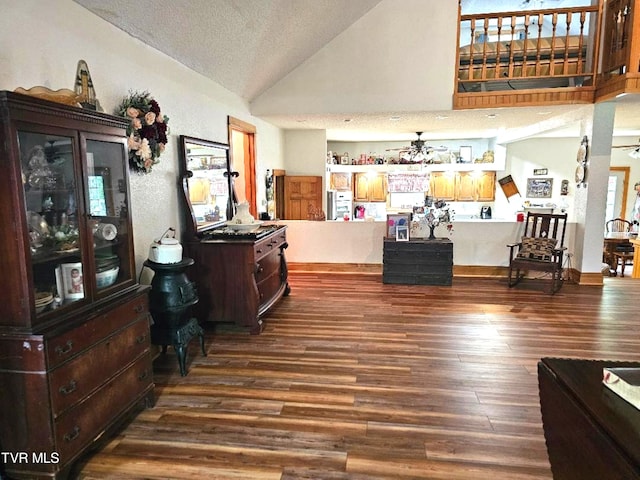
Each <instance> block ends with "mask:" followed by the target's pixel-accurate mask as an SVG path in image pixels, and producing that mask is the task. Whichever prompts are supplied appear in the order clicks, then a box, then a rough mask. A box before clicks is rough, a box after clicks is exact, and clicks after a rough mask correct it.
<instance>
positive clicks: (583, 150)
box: [576, 144, 587, 163]
mask: <svg viewBox="0 0 640 480" xmlns="http://www.w3.org/2000/svg"><path fill="white" fill-rule="evenodd" d="M576 160H577V162H578V163H584V162H586V161H587V146H586V145H584V144H583V145H580V147H579V148H578V156H577V157H576Z"/></svg>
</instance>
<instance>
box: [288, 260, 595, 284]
mask: <svg viewBox="0 0 640 480" xmlns="http://www.w3.org/2000/svg"><path fill="white" fill-rule="evenodd" d="M287 266H288V269H289V271H290V272H301V273H335V274H340V273H345V274H347V273H350V274H353V273H357V274H364V275H382V264H380V263H326V262H324V263H323V262H317V263H307V262H292V263H288V264H287ZM508 272H509V268H508V267H498V266H489V265H454V266H453V276H454V277H458V278H461V277H478V278H507V276H508ZM565 278H566V280H567V281H568V282H570V283H575V284H578V285H592V286H602V285H604V280H603V276H602V274H601V273H581V272H580V271H578V270H576V269H575V268H570V269H568V270H567V271H566V277H565Z"/></svg>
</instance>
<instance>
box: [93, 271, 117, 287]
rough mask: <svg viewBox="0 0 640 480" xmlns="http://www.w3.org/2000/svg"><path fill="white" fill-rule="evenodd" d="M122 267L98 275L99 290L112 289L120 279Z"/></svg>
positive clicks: (97, 284)
mask: <svg viewBox="0 0 640 480" xmlns="http://www.w3.org/2000/svg"><path fill="white" fill-rule="evenodd" d="M119 271H120V267H113V268H110V269H109V270H105V271H104V272H100V273H96V286H97V287H98V288H106V287H110V286H111V285H113V284H114V283H116V280H117V279H118V272H119Z"/></svg>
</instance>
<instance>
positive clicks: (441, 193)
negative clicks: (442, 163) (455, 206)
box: [430, 171, 496, 202]
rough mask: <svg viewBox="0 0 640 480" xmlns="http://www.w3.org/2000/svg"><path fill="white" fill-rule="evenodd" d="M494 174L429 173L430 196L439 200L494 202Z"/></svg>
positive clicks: (483, 172) (474, 172) (473, 172)
mask: <svg viewBox="0 0 640 480" xmlns="http://www.w3.org/2000/svg"><path fill="white" fill-rule="evenodd" d="M495 178H496V174H495V172H490V171H487V172H485V171H482V172H477V171H472V172H471V171H470V172H431V179H430V187H431V191H430V195H431V196H432V197H433V198H437V199H440V200H450V201H458V202H489V201H493V200H495Z"/></svg>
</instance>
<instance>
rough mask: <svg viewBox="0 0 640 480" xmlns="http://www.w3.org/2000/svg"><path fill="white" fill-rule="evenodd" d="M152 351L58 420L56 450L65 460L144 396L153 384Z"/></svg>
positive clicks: (61, 459)
mask: <svg viewBox="0 0 640 480" xmlns="http://www.w3.org/2000/svg"><path fill="white" fill-rule="evenodd" d="M152 379H153V375H152V366H151V355H150V354H149V353H147V354H146V355H144V356H143V357H141V358H140V359H139V360H138V361H137V362H135V363H134V364H132V365H131V366H130V367H129V368H127V369H126V370H125V371H124V372H122V373H121V374H120V375H118V376H117V377H115V378H112V379H111V380H110V381H108V382H107V383H106V384H104V386H103V387H102V388H101V389H100V390H98V391H96V392H95V393H94V394H93V395H91V396H90V397H89V398H87V399H86V400H85V401H83V402H81V403H80V404H78V405H76V406H75V407H74V408H72V409H70V410H68V411H67V412H65V414H64V415H62V416H61V417H59V418H58V419H56V421H55V437H56V451H57V452H59V453H60V461H61V462H62V463H65V462H66V461H68V460H70V459H71V458H72V457H73V456H74V455H75V454H76V453H78V452H79V451H80V450H81V449H82V448H84V447H85V446H86V445H87V444H89V443H90V442H91V441H92V440H93V439H95V438H96V436H97V435H99V434H100V433H101V432H102V430H103V429H104V428H105V427H106V426H107V424H108V423H109V422H110V421H111V420H112V419H113V418H114V417H116V416H117V415H119V414H121V413H122V412H124V411H125V410H126V409H128V408H129V407H130V406H131V405H133V404H134V403H136V402H137V401H139V400H141V399H142V397H143V394H144V393H145V392H146V391H147V390H148V389H150V388H151V387H152V386H153V383H152Z"/></svg>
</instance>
